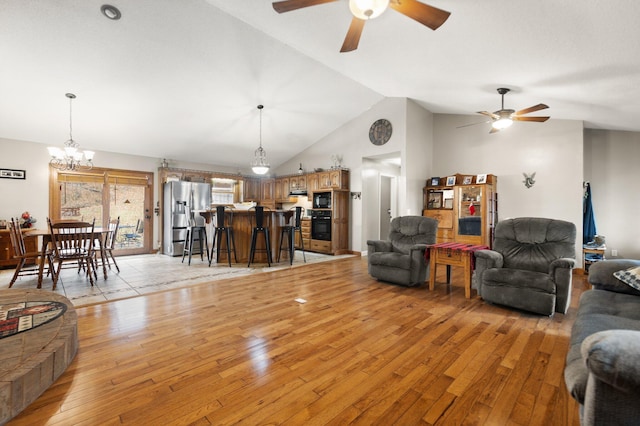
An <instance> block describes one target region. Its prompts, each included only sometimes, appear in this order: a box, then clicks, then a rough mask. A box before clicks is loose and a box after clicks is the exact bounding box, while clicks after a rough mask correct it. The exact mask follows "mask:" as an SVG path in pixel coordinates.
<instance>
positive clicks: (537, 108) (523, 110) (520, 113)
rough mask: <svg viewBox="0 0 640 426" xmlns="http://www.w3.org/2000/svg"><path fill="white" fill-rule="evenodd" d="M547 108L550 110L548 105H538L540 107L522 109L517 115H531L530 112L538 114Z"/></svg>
mask: <svg viewBox="0 0 640 426" xmlns="http://www.w3.org/2000/svg"><path fill="white" fill-rule="evenodd" d="M546 108H549V107H548V106H547V105H545V104H538V105H534V106H532V107H529V108H525V109H521V110H520V111H516V115H524V114H529V113H530V112H536V111H540V110H541V109H546Z"/></svg>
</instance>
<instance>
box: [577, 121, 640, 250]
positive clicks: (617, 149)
mask: <svg viewBox="0 0 640 426" xmlns="http://www.w3.org/2000/svg"><path fill="white" fill-rule="evenodd" d="M584 136H585V138H584V139H585V140H584V151H585V155H584V157H585V164H584V170H585V173H584V175H585V180H586V181H589V182H590V183H591V193H592V196H593V210H594V214H595V219H596V227H597V231H598V234H600V235H604V236H605V238H606V244H607V253H606V256H607V257H611V250H612V249H613V250H617V251H618V256H617V257H621V258H631V259H640V243H639V241H640V226H638V212H640V197H638V189H637V188H638V183H639V182H640V168H639V167H638V159H640V133H637V132H621V131H612V130H585V135H584Z"/></svg>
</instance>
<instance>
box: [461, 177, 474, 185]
mask: <svg viewBox="0 0 640 426" xmlns="http://www.w3.org/2000/svg"><path fill="white" fill-rule="evenodd" d="M472 182H473V176H465V177H464V179H463V180H462V184H463V185H471V183H472Z"/></svg>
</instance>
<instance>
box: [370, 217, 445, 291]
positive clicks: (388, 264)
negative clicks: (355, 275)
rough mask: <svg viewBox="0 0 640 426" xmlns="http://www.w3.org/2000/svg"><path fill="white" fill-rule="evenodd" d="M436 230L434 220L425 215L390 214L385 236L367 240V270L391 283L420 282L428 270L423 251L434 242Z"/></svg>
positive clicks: (424, 279) (436, 226)
mask: <svg viewBox="0 0 640 426" xmlns="http://www.w3.org/2000/svg"><path fill="white" fill-rule="evenodd" d="M437 230H438V221H437V220H436V219H432V218H429V217H423V216H402V217H396V218H394V219H393V220H392V221H391V230H390V231H389V239H388V240H386V241H382V240H369V241H367V248H368V253H367V258H368V269H369V274H370V275H371V276H372V277H374V278H377V279H378V280H381V281H387V282H391V283H394V284H401V285H405V286H415V285H421V284H422V283H424V282H425V281H426V279H427V272H428V270H429V265H428V264H427V262H425V258H424V251H425V249H426V248H427V245H428V244H435V242H436V232H437Z"/></svg>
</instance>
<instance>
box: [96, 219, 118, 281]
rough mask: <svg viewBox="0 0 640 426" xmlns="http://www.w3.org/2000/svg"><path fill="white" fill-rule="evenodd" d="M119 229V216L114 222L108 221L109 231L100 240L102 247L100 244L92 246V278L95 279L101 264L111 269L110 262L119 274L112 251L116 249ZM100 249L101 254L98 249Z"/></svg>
mask: <svg viewBox="0 0 640 426" xmlns="http://www.w3.org/2000/svg"><path fill="white" fill-rule="evenodd" d="M119 228H120V216H118V218H117V219H115V220H109V228H108V229H109V231H108V232H107V233H106V234H105V236H104V240H102V247H100V244H95V243H94V245H93V259H94V268H93V272H94V276H95V277H96V278H97V272H96V271H97V270H98V267H99V266H101V265H102V262H105V263H106V265H107V266H108V267H109V269H111V262H113V265H114V266H115V267H116V270H117V271H118V272H120V268H119V267H118V264H117V263H116V258H115V257H113V250H114V249H115V247H116V238H117V237H118V230H119ZM101 248H102V253H101V252H100V249H101ZM109 258H111V260H109Z"/></svg>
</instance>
